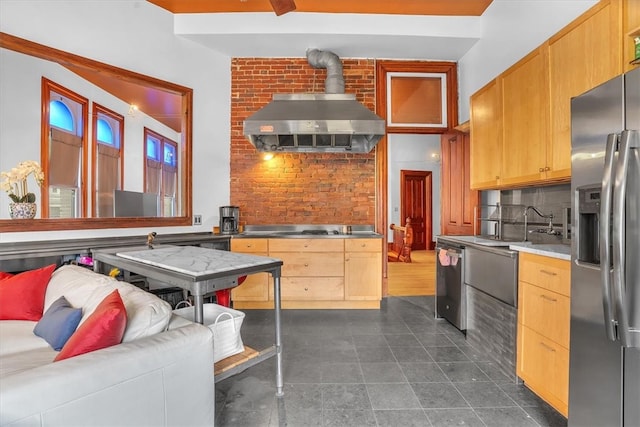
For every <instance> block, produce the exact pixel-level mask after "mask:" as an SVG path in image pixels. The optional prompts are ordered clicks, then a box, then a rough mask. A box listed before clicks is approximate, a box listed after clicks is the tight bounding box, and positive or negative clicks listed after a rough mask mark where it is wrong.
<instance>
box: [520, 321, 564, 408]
mask: <svg viewBox="0 0 640 427" xmlns="http://www.w3.org/2000/svg"><path fill="white" fill-rule="evenodd" d="M520 335H521V336H520V340H521V342H520V344H521V351H520V352H519V353H518V357H519V358H518V375H519V376H520V377H521V378H522V379H523V380H524V381H525V383H526V384H527V386H529V387H530V388H531V389H532V390H533V391H535V392H536V393H538V394H539V395H540V397H542V398H543V399H545V400H547V401H548V402H549V403H551V404H552V405H553V406H554V407H556V409H558V410H559V411H560V412H561V413H563V414H564V415H565V416H566V413H567V405H568V402H569V350H567V349H565V348H563V347H560V346H559V345H557V344H556V343H554V342H553V341H551V340H549V339H547V338H545V337H543V336H542V335H540V334H538V333H536V332H535V331H533V330H531V329H529V328H527V327H526V326H522V327H521V328H520Z"/></svg>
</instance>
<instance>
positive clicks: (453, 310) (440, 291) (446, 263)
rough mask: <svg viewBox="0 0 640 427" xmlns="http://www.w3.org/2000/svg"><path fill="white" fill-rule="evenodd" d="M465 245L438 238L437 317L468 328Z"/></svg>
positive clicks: (457, 326) (459, 327)
mask: <svg viewBox="0 0 640 427" xmlns="http://www.w3.org/2000/svg"><path fill="white" fill-rule="evenodd" d="M464 251H465V249H464V246H463V245H460V244H456V243H454V242H451V241H447V240H442V239H438V244H437V245H436V258H437V259H436V307H435V312H436V317H437V318H444V319H446V320H448V321H449V322H451V324H453V325H454V326H455V327H456V328H458V329H460V330H461V331H464V330H465V329H467V297H466V292H465V284H464V274H465V268H464Z"/></svg>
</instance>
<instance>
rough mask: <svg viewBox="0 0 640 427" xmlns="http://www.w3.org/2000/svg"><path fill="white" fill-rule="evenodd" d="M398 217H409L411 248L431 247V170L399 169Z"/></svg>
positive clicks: (403, 223) (403, 220)
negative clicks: (411, 232) (411, 238)
mask: <svg viewBox="0 0 640 427" xmlns="http://www.w3.org/2000/svg"><path fill="white" fill-rule="evenodd" d="M400 188H401V191H400V218H402V221H401V222H402V225H405V220H406V219H407V218H410V219H411V226H412V227H413V246H412V247H411V249H413V250H425V249H429V250H431V249H433V236H432V230H431V171H409V170H401V171H400Z"/></svg>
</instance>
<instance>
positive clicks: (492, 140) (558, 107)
mask: <svg viewBox="0 0 640 427" xmlns="http://www.w3.org/2000/svg"><path fill="white" fill-rule="evenodd" d="M639 5H640V2H637V1H636V0H602V1H600V2H598V3H597V4H596V5H594V6H593V7H592V8H591V9H589V10H588V11H587V12H585V13H584V14H582V15H581V16H579V17H578V18H576V19H575V20H574V21H573V22H571V23H570V24H569V25H567V26H566V27H565V28H563V29H562V30H560V31H559V32H558V33H557V34H555V35H554V36H553V37H551V38H549V40H547V41H546V42H544V43H543V44H541V45H540V46H539V47H537V48H536V49H534V50H533V51H532V52H531V53H530V54H528V55H527V56H525V57H524V58H522V59H521V60H520V61H518V62H517V63H516V64H514V65H513V66H512V67H510V68H509V69H508V70H506V71H505V72H503V73H502V74H501V75H499V76H498V77H497V78H496V79H495V80H494V81H492V82H490V83H489V84H488V85H486V86H485V87H483V88H482V89H480V90H479V91H478V92H476V93H475V94H473V95H472V96H471V103H470V116H471V188H473V189H498V188H517V187H524V186H528V185H533V184H549V183H555V182H566V181H568V180H570V179H571V98H572V97H574V96H577V95H580V94H581V93H584V92H586V91H587V90H589V89H591V88H593V87H595V86H597V85H599V84H600V83H603V82H605V81H607V80H609V79H611V78H613V77H615V76H617V75H619V74H621V73H622V72H623V70H624V69H625V66H624V64H627V63H628V61H626V59H623V56H624V54H623V52H627V53H626V56H627V57H628V56H630V55H631V54H632V53H631V46H630V44H631V43H632V41H633V39H632V37H631V36H630V35H629V34H630V33H633V32H634V31H636V30H637V31H638V33H639V34H640V22H638V21H640V6H639ZM623 12H624V13H623ZM634 24H635V25H636V26H635V27H634ZM625 31H626V32H625ZM623 48H624V50H623ZM626 68H627V69H628V68H630V67H626ZM496 85H497V86H498V87H496ZM498 155H501V159H500V165H499V166H498V165H495V159H496V156H498Z"/></svg>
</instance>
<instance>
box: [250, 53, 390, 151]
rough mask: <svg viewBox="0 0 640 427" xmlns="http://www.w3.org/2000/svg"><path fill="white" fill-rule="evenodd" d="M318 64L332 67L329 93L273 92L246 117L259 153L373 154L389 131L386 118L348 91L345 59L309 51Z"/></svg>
mask: <svg viewBox="0 0 640 427" xmlns="http://www.w3.org/2000/svg"><path fill="white" fill-rule="evenodd" d="M306 55H307V61H308V62H309V65H310V66H311V67H313V68H326V69H327V78H326V80H325V88H324V93H291V94H278V93H276V94H273V101H271V102H270V103H269V104H267V105H266V106H264V107H263V108H262V109H260V110H258V111H256V112H255V113H253V114H252V115H251V116H249V117H247V119H246V120H245V121H244V135H245V136H246V137H247V138H248V139H249V142H251V144H253V145H254V146H255V147H256V149H257V150H258V151H290V152H342V153H344V152H348V153H368V152H370V151H371V150H373V148H374V147H375V145H376V144H377V143H378V141H379V140H380V138H382V136H383V135H384V134H385V122H384V120H383V119H382V118H380V117H379V116H377V115H376V114H374V113H373V112H372V111H371V110H369V109H368V108H367V107H365V106H364V105H362V104H361V103H359V102H358V101H357V100H356V96H355V94H351V93H344V74H343V71H342V62H341V61H340V58H339V57H338V56H337V55H336V54H335V53H333V52H328V51H321V50H318V49H307V52H306Z"/></svg>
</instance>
